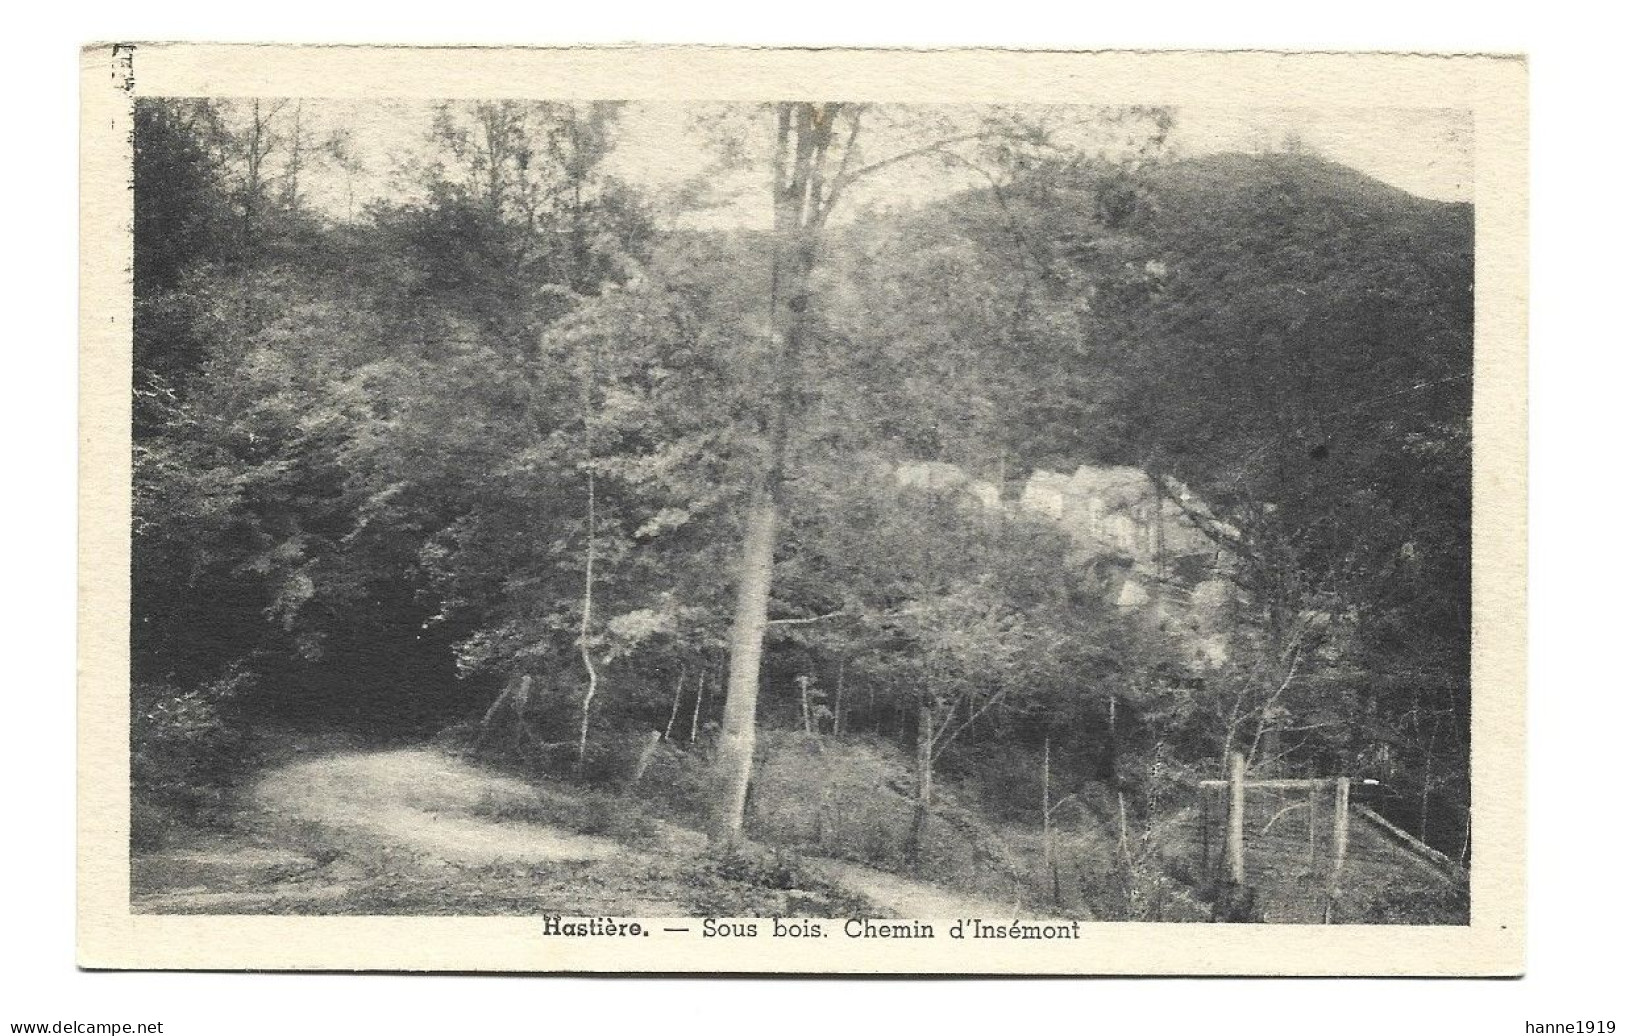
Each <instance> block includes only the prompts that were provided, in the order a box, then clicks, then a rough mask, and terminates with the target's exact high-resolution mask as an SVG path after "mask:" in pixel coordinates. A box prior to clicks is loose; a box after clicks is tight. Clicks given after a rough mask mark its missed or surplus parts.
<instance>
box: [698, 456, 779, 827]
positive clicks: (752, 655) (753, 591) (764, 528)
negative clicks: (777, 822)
mask: <svg viewBox="0 0 1625 1036" xmlns="http://www.w3.org/2000/svg"><path fill="white" fill-rule="evenodd" d="M776 496H777V493H776V491H775V490H774V489H773V488H772V487H769V486H766V485H763V486H758V487H757V489H756V490H755V492H754V493H753V494H752V499H751V504H750V510H748V511H747V512H746V513H745V536H744V543H743V545H742V548H741V550H740V558H739V572H738V574H737V577H736V578H737V580H738V581H737V583H736V589H735V599H734V621H733V628H732V630H731V631H730V632H729V634H728V698H727V700H726V701H725V702H724V703H723V708H722V738H721V741H720V742H719V743H718V745H717V762H716V781H717V787H716V797H717V801H716V804H715V807H716V808H715V812H714V814H713V816H712V830H711V834H712V837H713V838H715V839H717V840H718V841H721V842H725V843H728V844H734V843H737V842H738V841H739V839H740V838H741V836H742V835H743V833H744V827H745V795H746V793H747V792H748V791H749V790H750V775H751V761H752V759H753V758H754V757H755V754H756V699H757V691H758V683H759V681H760V677H761V668H762V642H763V640H764V639H765V638H766V636H767V602H768V598H769V596H770V595H771V594H772V591H773V547H774V544H775V543H777V541H778V531H779V529H778V526H779V503H778V500H777V499H776Z"/></svg>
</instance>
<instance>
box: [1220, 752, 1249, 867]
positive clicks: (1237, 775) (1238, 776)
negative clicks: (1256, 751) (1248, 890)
mask: <svg viewBox="0 0 1625 1036" xmlns="http://www.w3.org/2000/svg"><path fill="white" fill-rule="evenodd" d="M1246 774H1247V759H1246V757H1245V756H1243V755H1242V754H1241V753H1240V752H1236V753H1234V754H1232V755H1231V756H1230V818H1229V819H1230V824H1229V837H1228V839H1227V841H1226V845H1225V855H1226V856H1227V857H1228V858H1229V860H1230V880H1231V881H1233V882H1235V883H1236V884H1237V885H1240V884H1241V883H1242V882H1243V880H1245V878H1246V874H1247V870H1246V865H1245V863H1244V861H1243V858H1242V857H1243V853H1244V852H1245V851H1246V842H1245V839H1244V837H1243V824H1244V823H1245V821H1246V808H1247V793H1246V790H1245V785H1244V784H1243V782H1242V779H1243V778H1244V777H1245V776H1246Z"/></svg>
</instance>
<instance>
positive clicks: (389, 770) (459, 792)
mask: <svg viewBox="0 0 1625 1036" xmlns="http://www.w3.org/2000/svg"><path fill="white" fill-rule="evenodd" d="M538 794H539V792H538V789H537V788H535V787H533V786H531V785H530V784H527V783H526V782H524V781H522V780H519V779H517V778H514V777H510V776H507V775H504V774H501V773H497V772H494V771H491V770H487V769H484V768H482V767H479V766H476V765H473V764H471V763H468V762H465V761H463V760H461V759H458V758H455V757H453V756H449V755H446V754H444V753H442V752H438V751H436V750H434V749H429V748H406V749H391V750H384V751H371V752H357V751H339V752H333V753H330V754H324V755H319V756H313V757H310V758H306V759H300V760H298V761H295V762H292V763H288V764H285V765H283V766H280V767H277V768H276V769H273V770H271V771H269V772H267V773H266V774H265V775H264V776H262V777H261V778H260V779H259V780H258V781H257V782H256V783H255V784H254V785H253V786H252V788H251V789H250V790H249V792H248V793H247V794H246V795H245V797H244V800H243V805H244V811H243V814H242V816H241V818H240V819H241V822H240V824H239V830H237V831H234V832H231V833H220V834H197V835H195V836H194V837H192V838H190V839H187V840H186V841H185V843H184V844H181V845H175V846H171V847H170V848H168V849H165V850H162V851H159V852H155V853H147V854H143V855H141V856H138V857H136V858H135V859H133V860H132V866H131V880H132V888H133V894H132V906H133V907H134V908H135V909H136V910H137V911H138V912H159V913H170V912H187V913H216V914H234V913H235V914H244V913H329V912H333V913H356V912H385V913H389V912H404V913H425V912H442V913H462V912H470V911H482V910H483V911H489V912H509V913H533V912H540V911H541V910H544V909H546V910H556V911H560V912H573V913H578V914H587V913H602V914H623V915H642V916H686V915H688V914H691V913H694V912H695V908H694V907H693V906H692V903H693V898H692V896H693V894H694V889H693V887H692V886H691V885H690V884H689V882H690V881H691V879H690V878H688V877H685V875H688V874H690V873H691V872H692V870H693V868H694V866H695V864H696V861H697V858H698V857H699V856H700V855H701V854H702V853H703V852H704V849H705V844H706V843H705V838H704V836H702V835H700V834H698V833H696V832H693V831H689V830H686V829H683V828H679V827H676V826H675V825H666V826H665V827H664V828H663V829H662V830H661V837H660V838H659V839H658V841H657V844H654V845H650V846H644V847H641V848H634V847H631V846H628V845H625V844H622V843H620V842H616V841H613V840H611V839H608V838H603V837H598V836H594V835H584V834H578V833H575V832H572V831H568V830H565V829H563V828H560V827H557V826H554V825H551V824H546V823H539V822H536V821H534V820H527V819H523V818H524V817H525V815H526V813H527V812H528V811H529V810H528V809H527V807H528V806H532V805H534V803H535V802H536V801H537V796H538ZM811 865H812V866H813V868H814V869H815V870H818V871H821V872H822V873H823V874H824V875H825V876H826V877H827V879H828V880H831V881H833V882H835V883H838V884H839V885H841V886H842V887H844V888H847V889H849V890H851V891H853V892H857V893H860V894H862V895H863V896H864V897H865V898H867V899H868V900H869V901H870V902H872V903H873V904H874V905H875V908H876V911H875V913H876V916H894V917H919V918H928V919H937V918H950V917H954V918H957V917H1008V916H1013V914H1014V907H1015V904H1013V903H1010V904H1005V903H995V902H992V901H988V900H979V899H976V898H974V897H964V896H960V895H957V894H956V893H954V892H952V891H951V890H946V889H942V888H938V887H936V886H931V885H926V884H923V883H920V882H914V881H910V880H908V879H906V878H902V877H899V876H897V875H894V874H889V873H887V872H884V871H879V870H874V869H872V868H869V867H864V866H862V865H860V864H855V863H848V862H844V861H836V860H816V861H811ZM700 912H706V911H704V910H701V911H700ZM1028 916H1031V915H1028Z"/></svg>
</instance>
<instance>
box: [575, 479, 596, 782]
mask: <svg viewBox="0 0 1625 1036" xmlns="http://www.w3.org/2000/svg"><path fill="white" fill-rule="evenodd" d="M587 462H588V463H589V464H590V463H592V460H591V458H590V457H589V458H588V461H587ZM597 555H598V493H597V486H596V484H595V480H594V477H593V473H592V469H591V468H588V469H587V574H586V578H585V580H584V581H583V585H582V588H581V664H582V665H583V666H584V667H585V668H586V670H587V690H586V693H584V694H582V696H581V737H580V740H579V741H578V742H577V743H576V773H577V775H579V774H580V773H581V771H582V768H583V767H585V766H586V765H587V732H588V730H589V729H590V727H591V725H592V700H593V699H594V698H595V697H597V696H598V666H597V665H595V664H594V663H593V660H592V640H591V637H592V580H593V565H594V563H595V562H596V561H597Z"/></svg>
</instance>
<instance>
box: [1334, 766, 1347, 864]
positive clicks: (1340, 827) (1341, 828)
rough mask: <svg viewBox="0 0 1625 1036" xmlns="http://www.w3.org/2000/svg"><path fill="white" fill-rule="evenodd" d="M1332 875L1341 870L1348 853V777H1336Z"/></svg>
mask: <svg viewBox="0 0 1625 1036" xmlns="http://www.w3.org/2000/svg"><path fill="white" fill-rule="evenodd" d="M1332 852H1333V853H1334V855H1333V857H1332V876H1333V879H1334V880H1335V879H1336V876H1337V875H1339V874H1341V873H1342V872H1343V861H1344V860H1345V859H1347V858H1348V853H1349V779H1348V778H1347V777H1339V778H1337V804H1336V805H1335V806H1334V807H1333V810H1332Z"/></svg>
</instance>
